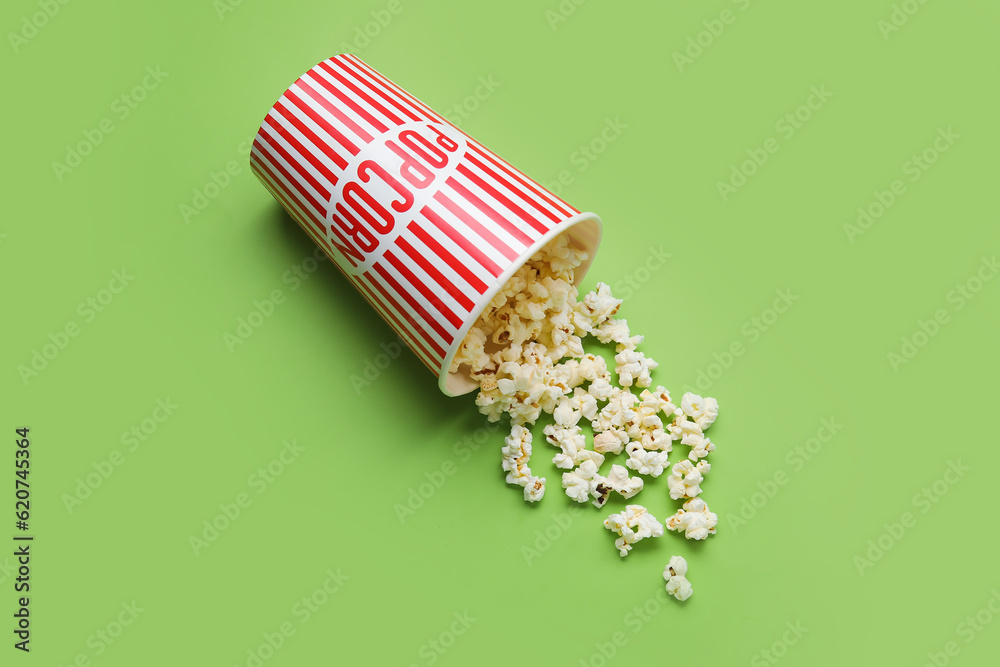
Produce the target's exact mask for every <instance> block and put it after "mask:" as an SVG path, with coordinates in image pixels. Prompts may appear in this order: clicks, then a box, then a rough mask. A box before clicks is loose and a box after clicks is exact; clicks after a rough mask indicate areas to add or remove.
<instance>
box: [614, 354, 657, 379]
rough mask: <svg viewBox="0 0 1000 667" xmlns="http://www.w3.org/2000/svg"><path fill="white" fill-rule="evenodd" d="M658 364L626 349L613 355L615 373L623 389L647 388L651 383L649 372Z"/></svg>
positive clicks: (643, 355)
mask: <svg viewBox="0 0 1000 667" xmlns="http://www.w3.org/2000/svg"><path fill="white" fill-rule="evenodd" d="M659 365H660V364H659V363H657V362H656V361H653V360H652V359H650V358H648V357H647V356H646V355H645V354H643V353H642V352H638V351H636V350H634V349H631V348H626V349H624V350H622V351H621V352H619V353H618V354H616V355H615V372H616V373H618V381H619V382H620V383H621V385H622V386H623V387H631V386H632V385H633V384H634V385H635V386H636V387H648V386H650V385H651V384H652V383H653V378H652V377H651V376H650V374H649V373H650V371H652V370H654V369H655V368H657V367H658V366H659Z"/></svg>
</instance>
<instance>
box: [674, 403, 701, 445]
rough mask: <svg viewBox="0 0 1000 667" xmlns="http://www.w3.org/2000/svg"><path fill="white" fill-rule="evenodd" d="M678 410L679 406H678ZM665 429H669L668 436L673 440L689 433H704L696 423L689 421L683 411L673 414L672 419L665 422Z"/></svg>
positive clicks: (682, 437)
mask: <svg viewBox="0 0 1000 667" xmlns="http://www.w3.org/2000/svg"><path fill="white" fill-rule="evenodd" d="M679 410H680V408H678V411H679ZM667 430H668V431H670V437H671V438H672V439H674V440H683V439H684V438H686V437H687V436H689V435H705V432H704V431H703V430H702V428H701V427H700V426H698V423H697V422H693V421H691V420H690V419H688V418H687V416H686V415H684V414H683V413H682V414H679V415H675V416H674V420H673V421H672V422H670V423H669V424H667Z"/></svg>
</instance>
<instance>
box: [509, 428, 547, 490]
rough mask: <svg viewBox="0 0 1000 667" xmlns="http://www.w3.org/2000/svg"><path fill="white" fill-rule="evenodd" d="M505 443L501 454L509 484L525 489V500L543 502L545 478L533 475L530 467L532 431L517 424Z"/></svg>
mask: <svg viewBox="0 0 1000 667" xmlns="http://www.w3.org/2000/svg"><path fill="white" fill-rule="evenodd" d="M504 443H505V444H504V447H503V448H502V449H501V450H500V453H501V454H502V455H503V461H502V465H503V469H504V470H506V471H507V483H508V484H518V485H520V486H522V487H524V499H525V500H527V501H529V502H537V501H539V500H541V498H542V496H543V495H544V494H545V478H544V477H536V476H534V475H532V474H531V468H529V467H528V460H529V459H530V458H531V431H529V430H528V429H526V428H524V427H523V426H519V425H516V424H515V425H514V426H513V427H512V428H511V431H510V435H509V436H507V438H506V439H505V440H504Z"/></svg>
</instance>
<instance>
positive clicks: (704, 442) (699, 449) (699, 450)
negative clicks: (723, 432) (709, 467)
mask: <svg viewBox="0 0 1000 667" xmlns="http://www.w3.org/2000/svg"><path fill="white" fill-rule="evenodd" d="M681 444H682V445H690V446H691V451H690V452H689V453H688V458H689V459H691V460H692V461H697V460H698V459H703V458H705V457H706V456H708V453H709V452H714V451H715V444H714V443H713V442H712V441H711V440H710V439H708V438H706V437H705V436H702V435H688V436H685V437H684V438H683V439H682V440H681Z"/></svg>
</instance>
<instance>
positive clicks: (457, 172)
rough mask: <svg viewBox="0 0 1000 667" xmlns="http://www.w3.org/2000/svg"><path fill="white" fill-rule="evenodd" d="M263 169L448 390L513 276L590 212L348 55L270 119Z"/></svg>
mask: <svg viewBox="0 0 1000 667" xmlns="http://www.w3.org/2000/svg"><path fill="white" fill-rule="evenodd" d="M250 164H251V168H252V170H253V172H254V174H256V175H257V178H258V179H259V180H260V181H261V183H263V184H264V187H266V188H267V189H268V190H269V191H270V192H271V194H272V195H274V197H275V199H277V200H278V202H279V203H280V204H281V205H282V206H283V207H284V208H285V210H286V211H288V213H289V215H291V216H292V218H294V219H295V220H296V222H298V224H299V225H300V226H301V227H302V228H303V229H304V230H305V231H306V232H307V233H308V234H309V235H310V236H311V237H312V238H313V239H314V240H315V241H316V243H318V244H319V245H320V247H322V248H323V250H324V251H325V252H326V253H327V255H329V256H330V258H331V259H332V260H333V262H334V264H335V265H336V266H337V267H338V268H339V269H340V270H341V272H342V273H343V274H344V275H345V277H346V278H347V279H348V280H349V281H350V282H351V283H352V284H353V285H354V286H355V288H357V290H358V291H359V292H360V293H361V294H362V295H363V296H364V298H365V299H366V300H367V301H368V303H370V304H371V305H372V307H373V308H375V310H376V311H378V313H379V315H381V317H382V319H384V320H385V321H386V323H387V324H388V325H389V326H390V327H392V328H393V330H395V331H396V333H398V334H399V336H400V337H401V338H402V339H403V340H404V341H406V343H407V345H408V346H409V348H410V349H411V350H412V351H413V352H414V353H415V354H416V355H417V357H418V358H419V359H420V360H421V361H422V362H423V363H424V365H425V366H427V368H429V369H430V370H431V372H432V373H434V375H435V376H437V377H438V385H439V386H440V388H441V391H443V392H444V393H445V394H447V395H449V396H456V395H459V394H463V393H467V392H469V391H471V390H472V389H474V388H476V386H477V385H476V384H475V383H473V382H472V381H471V380H470V379H469V378H468V376H467V375H465V374H463V373H462V372H459V373H449V367H450V365H451V360H452V358H453V357H454V356H455V352H456V351H457V349H458V347H459V346H460V345H461V343H462V339H463V338H464V337H465V334H466V332H467V331H468V330H469V328H470V327H471V326H472V325H473V324H475V322H476V320H477V319H478V317H479V314H480V313H481V312H482V310H483V309H484V308H485V306H486V304H488V303H489V301H490V299H492V297H493V295H494V294H495V293H496V292H497V291H498V290H499V289H500V288H501V287H502V286H503V285H504V284H505V283H506V282H507V279H508V278H509V277H510V276H511V275H512V274H513V273H514V272H515V271H517V269H518V268H520V267H521V265H523V264H524V262H525V261H527V260H528V259H529V258H530V257H531V256H532V255H533V254H534V253H535V252H536V251H537V250H538V249H540V248H541V247H542V246H544V245H545V244H546V243H547V242H548V241H549V240H551V239H552V238H554V237H555V236H557V235H559V234H561V233H563V232H566V233H567V234H568V235H569V237H570V238H571V240H572V242H573V243H574V244H575V245H577V246H579V247H581V248H584V249H585V250H586V251H587V253H588V255H589V256H590V259H588V261H587V262H586V263H585V265H584V266H581V267H580V268H579V269H578V271H577V274H576V278H577V281H578V282H579V280H580V279H581V278H582V277H583V275H584V274H585V273H586V271H587V269H588V268H589V265H590V261H591V260H592V259H593V256H594V253H595V252H596V251H597V246H598V244H599V243H600V237H601V223H600V219H599V218H598V217H597V216H596V215H594V214H593V213H581V212H580V211H578V210H577V209H575V208H573V207H572V206H570V205H569V204H567V203H566V202H564V201H563V200H562V199H560V198H559V197H557V196H556V195H554V194H553V193H551V192H549V191H548V190H546V189H545V188H544V187H542V186H541V185H539V184H538V183H536V182H535V181H533V180H531V179H530V178H528V177H527V176H525V175H524V174H522V173H521V172H520V171H518V170H517V169H516V168H514V167H513V166H511V165H510V164H508V163H507V162H506V161H504V160H503V159H501V158H500V157H498V156H497V155H496V154H495V153H493V152H492V151H490V150H489V149H487V148H486V147H484V146H483V145H482V144H480V143H479V142H477V141H476V140H474V139H473V138H472V137H470V136H468V135H467V134H465V133H464V132H462V130H460V129H458V128H457V127H455V126H454V125H452V124H451V123H449V122H448V121H447V120H445V119H444V118H443V117H442V116H441V115H439V114H437V113H435V112H434V111H432V110H431V109H430V108H429V107H428V106H427V105H425V104H423V103H422V102H420V101H419V100H418V99H416V98H415V97H413V96H412V95H410V94H409V93H407V92H405V91H404V90H403V89H402V88H400V87H399V86H397V85H395V84H394V83H392V82H391V81H389V80H388V79H387V78H385V77H384V76H382V75H381V74H379V73H378V72H376V71H375V70H374V69H372V68H371V67H369V66H368V65H366V64H365V63H364V62H362V61H361V60H360V59H359V58H357V57H355V56H352V55H339V56H336V57H334V58H330V59H329V60H325V61H323V62H321V63H320V64H318V65H316V66H315V67H313V68H312V69H311V70H309V71H308V72H306V73H305V74H304V75H302V76H301V77H300V78H299V79H298V80H297V81H296V82H295V83H293V84H292V86H291V87H290V88H288V90H286V91H285V93H284V94H283V95H282V96H281V98H280V99H279V100H278V102H277V103H275V105H274V106H273V107H272V108H271V110H270V111H269V112H268V114H267V116H266V117H265V118H264V122H263V124H262V125H261V126H260V130H258V132H257V136H256V138H255V139H254V143H253V149H252V152H251V156H250Z"/></svg>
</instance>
